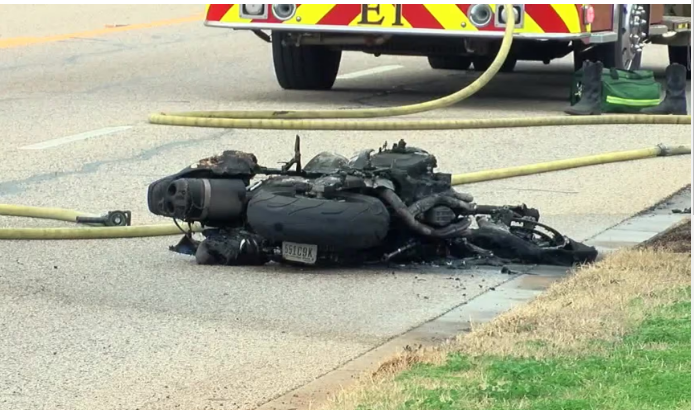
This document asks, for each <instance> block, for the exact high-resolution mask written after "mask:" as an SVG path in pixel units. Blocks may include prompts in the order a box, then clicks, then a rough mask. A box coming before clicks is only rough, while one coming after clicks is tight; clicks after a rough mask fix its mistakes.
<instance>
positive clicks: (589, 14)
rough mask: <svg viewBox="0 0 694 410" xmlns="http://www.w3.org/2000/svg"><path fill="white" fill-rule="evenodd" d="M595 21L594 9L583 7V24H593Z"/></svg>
mask: <svg viewBox="0 0 694 410" xmlns="http://www.w3.org/2000/svg"><path fill="white" fill-rule="evenodd" d="M593 21H595V9H594V8H593V6H583V24H585V25H588V24H593Z"/></svg>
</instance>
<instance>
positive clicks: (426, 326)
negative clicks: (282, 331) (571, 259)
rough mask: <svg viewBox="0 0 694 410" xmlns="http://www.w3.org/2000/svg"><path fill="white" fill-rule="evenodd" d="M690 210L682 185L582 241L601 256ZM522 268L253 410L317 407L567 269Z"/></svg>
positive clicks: (529, 295) (523, 299)
mask: <svg viewBox="0 0 694 410" xmlns="http://www.w3.org/2000/svg"><path fill="white" fill-rule="evenodd" d="M685 208H691V187H686V188H684V189H682V190H680V191H678V192H677V193H675V194H674V195H672V196H670V197H669V198H667V199H665V200H664V201H661V202H660V203H659V204H657V205H655V206H654V207H652V208H649V209H648V210H645V211H643V212H641V213H639V214H637V215H635V216H633V217H631V218H629V219H627V220H625V221H623V222H622V223H620V224H617V225H615V226H613V227H612V228H610V229H607V230H605V231H604V232H601V233H599V234H597V235H595V236H593V237H592V238H589V239H588V240H587V241H585V243H586V244H588V245H591V246H595V247H596V248H598V251H600V253H601V254H603V255H604V254H606V253H610V252H613V251H615V250H617V249H620V248H625V247H632V246H636V245H638V244H640V243H642V242H645V241H647V240H649V239H651V238H652V237H654V236H656V235H658V234H659V233H661V232H663V231H665V230H667V229H668V228H670V227H671V226H673V225H675V224H677V223H679V222H680V221H682V220H684V219H685V218H687V217H689V216H690V214H689V213H673V211H674V210H683V209H685ZM510 268H511V269H513V270H516V271H519V272H521V273H520V274H518V275H515V276H512V277H511V278H510V279H509V280H507V281H506V282H504V283H502V284H501V285H499V286H496V287H495V288H490V290H488V291H487V292H485V293H482V294H480V295H479V296H477V297H475V298H473V299H471V300H468V301H467V302H464V303H462V304H460V305H458V306H456V307H454V308H452V309H451V310H449V311H447V312H445V313H443V314H442V315H440V316H438V317H436V318H434V319H432V320H430V321H428V322H425V323H423V324H421V325H419V326H417V327H415V328H413V329H410V330H409V331H407V332H405V333H403V334H401V335H399V336H396V337H394V338H393V339H391V340H389V341H387V342H385V343H384V344H382V345H380V346H377V347H375V348H374V349H372V350H370V351H368V352H367V353H365V354H363V355H361V356H359V357H357V358H355V359H353V360H351V361H349V362H347V363H346V364H344V365H343V366H341V367H339V368H337V369H335V370H333V371H331V372H328V373H326V374H325V375H323V376H320V377H318V378H317V379H316V380H314V381H312V382H310V383H307V384H305V385H303V386H301V387H299V388H297V389H295V390H292V391H290V392H288V393H285V394H283V395H281V396H279V397H277V398H275V399H273V400H271V401H269V402H267V403H265V404H263V405H262V406H260V407H258V410H302V409H309V408H316V407H317V406H320V405H322V404H324V403H325V402H326V400H327V399H328V398H329V395H330V394H332V393H335V392H338V391H340V390H341V389H344V388H346V387H348V386H349V385H350V384H353V383H355V382H356V381H357V378H358V377H360V376H362V375H364V374H370V373H373V372H375V371H376V370H378V368H379V366H380V365H381V363H382V362H383V361H384V360H385V359H388V358H390V357H392V356H393V355H395V354H397V353H399V352H402V351H403V349H404V348H406V347H407V346H423V347H428V346H433V345H437V344H440V343H442V342H444V341H446V340H448V339H452V338H455V337H456V336H458V335H460V334H464V333H467V332H469V331H470V330H471V329H472V328H473V327H474V326H475V325H476V324H482V323H485V322H488V321H490V320H492V319H493V318H495V317H496V316H498V315H499V314H501V313H504V312H506V311H508V310H510V309H512V308H514V307H516V306H519V305H522V304H525V303H527V302H529V301H530V300H532V299H533V298H535V297H536V296H537V295H539V294H540V293H542V292H544V291H545V290H546V289H547V288H548V287H549V286H550V285H552V284H553V283H555V282H557V281H559V280H561V279H562V278H564V277H566V276H567V275H569V274H570V273H571V269H566V268H561V267H555V266H532V267H528V266H511V267H510Z"/></svg>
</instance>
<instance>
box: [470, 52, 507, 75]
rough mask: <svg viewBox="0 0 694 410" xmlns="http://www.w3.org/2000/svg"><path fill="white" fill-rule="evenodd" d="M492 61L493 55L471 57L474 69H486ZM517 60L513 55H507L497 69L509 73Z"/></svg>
mask: <svg viewBox="0 0 694 410" xmlns="http://www.w3.org/2000/svg"><path fill="white" fill-rule="evenodd" d="M492 61H494V57H493V56H475V57H474V58H473V59H472V66H473V67H474V68H475V71H486V70H487V69H488V68H489V66H490V65H492ZM517 62H518V59H516V58H515V57H513V56H511V55H509V56H508V57H506V60H504V63H503V64H501V68H500V69H499V72H501V73H511V72H513V70H514V69H515V68H516V63H517Z"/></svg>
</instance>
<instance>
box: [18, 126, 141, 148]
mask: <svg viewBox="0 0 694 410" xmlns="http://www.w3.org/2000/svg"><path fill="white" fill-rule="evenodd" d="M130 128H132V126H130V125H123V126H120V127H107V128H101V129H98V130H93V131H87V132H83V133H81V134H75V135H69V136H67V137H62V138H56V139H52V140H48V141H43V142H39V143H37V144H32V145H27V146H24V147H21V148H19V149H46V148H53V147H57V146H59V145H63V144H69V143H71V142H75V141H81V140H86V139H89V138H94V137H100V136H102V135H108V134H115V133H117V132H122V131H125V130H129V129H130Z"/></svg>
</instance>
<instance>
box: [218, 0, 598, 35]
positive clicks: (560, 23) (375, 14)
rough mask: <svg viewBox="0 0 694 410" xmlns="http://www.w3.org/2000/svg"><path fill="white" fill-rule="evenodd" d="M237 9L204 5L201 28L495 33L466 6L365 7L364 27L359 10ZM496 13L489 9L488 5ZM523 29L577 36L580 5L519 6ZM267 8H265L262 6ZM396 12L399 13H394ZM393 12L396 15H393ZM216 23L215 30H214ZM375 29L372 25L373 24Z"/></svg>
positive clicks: (339, 6) (329, 6)
mask: <svg viewBox="0 0 694 410" xmlns="http://www.w3.org/2000/svg"><path fill="white" fill-rule="evenodd" d="M240 6H241V5H240V4H210V5H208V6H207V22H208V23H213V24H212V25H228V26H233V27H237V28H242V27H243V26H244V25H249V26H250V25H253V26H254V27H255V28H257V27H258V26H262V25H263V24H272V25H275V24H282V25H287V26H291V25H295V26H303V27H306V26H313V28H314V29H320V28H326V29H327V28H333V29H335V28H343V29H346V30H345V31H349V29H351V28H360V29H361V30H360V31H364V29H365V28H369V27H371V28H378V29H379V31H380V30H382V29H398V30H402V29H407V31H415V32H416V31H417V30H427V31H428V32H431V31H432V30H435V31H436V30H441V31H445V32H451V31H454V32H473V31H497V32H503V31H504V28H503V27H495V26H494V23H493V22H492V23H490V24H488V25H487V26H486V27H482V28H477V27H475V26H474V25H473V24H471V23H470V21H469V19H468V17H467V13H468V9H469V8H470V6H471V5H470V4H402V5H395V4H380V5H376V4H373V5H368V6H369V9H370V10H369V11H368V15H367V21H366V22H365V21H364V16H363V14H362V6H364V5H361V4H298V5H297V10H296V14H295V15H294V16H293V17H292V18H291V19H289V20H287V21H280V20H278V19H277V18H275V17H274V16H273V14H272V12H269V13H268V14H267V16H268V17H267V18H265V19H246V18H241V17H240V14H239V11H240ZM490 6H491V8H492V10H494V11H496V6H497V5H495V4H490ZM524 6H525V7H524V16H523V27H522V28H519V29H516V31H515V32H516V33H519V34H520V33H526V34H550V33H551V34H578V33H585V32H589V31H590V26H586V25H585V24H584V22H583V20H584V19H583V6H584V5H583V4H525V5H524ZM266 7H270V5H266ZM398 7H400V9H398ZM398 11H399V12H400V14H399V15H398ZM214 23H217V24H214ZM375 23H376V24H375ZM297 28H298V27H297Z"/></svg>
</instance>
